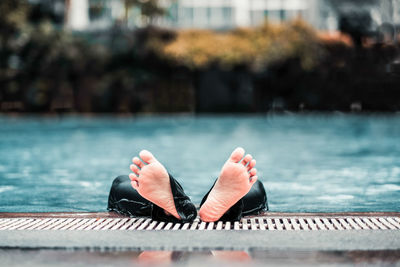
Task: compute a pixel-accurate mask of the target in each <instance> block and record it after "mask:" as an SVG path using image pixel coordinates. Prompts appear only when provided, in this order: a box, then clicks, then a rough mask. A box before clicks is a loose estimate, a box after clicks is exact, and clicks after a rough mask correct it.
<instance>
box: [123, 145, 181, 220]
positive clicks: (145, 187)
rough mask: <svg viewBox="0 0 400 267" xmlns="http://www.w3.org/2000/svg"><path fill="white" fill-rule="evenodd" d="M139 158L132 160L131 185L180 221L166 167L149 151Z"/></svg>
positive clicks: (141, 153)
mask: <svg viewBox="0 0 400 267" xmlns="http://www.w3.org/2000/svg"><path fill="white" fill-rule="evenodd" d="M139 156H140V158H141V159H142V161H143V162H144V163H143V162H142V161H141V160H140V159H139V158H138V157H134V158H133V159H132V162H133V163H134V164H132V165H131V166H130V167H131V170H132V171H133V173H131V174H129V178H130V179H131V184H132V187H133V188H134V189H136V190H137V191H138V193H139V194H140V195H141V196H142V197H144V198H145V199H147V200H148V201H150V202H152V203H154V204H156V205H157V206H159V207H161V208H162V209H164V211H166V212H167V214H168V213H169V214H172V215H173V216H174V217H176V218H178V219H180V216H179V215H178V212H177V211H176V207H175V202H174V197H173V196H172V191H171V185H170V183H169V175H168V172H167V170H166V169H165V168H164V166H163V165H162V164H161V163H160V162H159V161H158V160H157V159H156V158H155V157H154V156H153V154H151V153H150V152H149V151H147V150H142V151H140V153H139Z"/></svg>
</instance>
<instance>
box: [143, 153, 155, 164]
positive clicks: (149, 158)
mask: <svg viewBox="0 0 400 267" xmlns="http://www.w3.org/2000/svg"><path fill="white" fill-rule="evenodd" d="M139 156H140V158H141V159H142V160H143V161H144V162H146V163H148V164H150V163H153V162H155V161H156V158H155V157H154V156H153V154H151V152H150V151H148V150H142V151H140V153H139Z"/></svg>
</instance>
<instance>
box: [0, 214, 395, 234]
mask: <svg viewBox="0 0 400 267" xmlns="http://www.w3.org/2000/svg"><path fill="white" fill-rule="evenodd" d="M6 230H54V231H56V230H60V231H61V230H77V231H80V230H82V231H89V230H91V231H115V230H119V231H121V230H127V231H130V230H137V231H141V230H154V231H157V230H164V231H176V230H189V231H190V230H206V231H207V230H231V231H232V230H233V231H237V230H247V231H343V230H400V217H383V216H382V217H381V216H375V217H360V216H349V217H346V216H343V217H308V216H304V217H252V218H243V219H242V220H241V221H236V222H222V221H219V222H209V223H207V222H201V221H200V220H199V219H198V218H197V219H196V220H195V221H194V222H193V223H184V224H181V223H175V224H174V223H167V222H159V221H153V220H151V219H148V218H45V217H43V218H0V231H6Z"/></svg>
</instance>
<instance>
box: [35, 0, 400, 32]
mask: <svg viewBox="0 0 400 267" xmlns="http://www.w3.org/2000/svg"><path fill="white" fill-rule="evenodd" d="M29 1H30V2H31V3H41V5H42V6H46V7H47V9H51V10H53V11H54V13H56V14H58V16H63V18H64V19H63V23H64V26H66V27H67V28H70V29H72V30H100V29H106V28H109V27H110V26H112V25H114V24H115V23H121V22H123V23H124V24H125V25H126V26H127V27H129V28H135V27H141V26H145V25H148V24H153V25H158V26H163V27H170V28H204V29H214V30H226V29H232V28H234V27H248V26H257V25H259V24H261V23H263V22H264V21H270V22H275V23H276V22H278V23H279V22H284V21H287V20H291V19H293V18H302V19H304V20H306V21H307V22H308V23H310V24H311V25H312V26H314V27H315V28H317V29H321V30H328V31H335V30H337V29H338V28H339V24H340V18H341V16H343V14H345V15H346V14H347V16H348V14H350V16H351V14H352V13H360V12H363V13H364V14H366V15H367V16H369V17H370V18H371V21H372V24H373V26H375V27H376V26H379V25H382V24H383V23H391V24H399V23H400V0H381V1H380V0H366V1H355V0H158V5H159V6H160V7H161V8H163V9H164V10H165V12H164V14H163V15H158V14H156V15H155V16H153V17H151V18H149V17H146V16H144V15H143V11H142V10H141V8H140V6H139V5H138V4H137V3H147V2H154V3H156V2H157V1H155V0H140V1H139V0H138V1H127V0H29ZM127 3H131V4H127ZM132 3H133V4H132ZM135 3H136V4H135Z"/></svg>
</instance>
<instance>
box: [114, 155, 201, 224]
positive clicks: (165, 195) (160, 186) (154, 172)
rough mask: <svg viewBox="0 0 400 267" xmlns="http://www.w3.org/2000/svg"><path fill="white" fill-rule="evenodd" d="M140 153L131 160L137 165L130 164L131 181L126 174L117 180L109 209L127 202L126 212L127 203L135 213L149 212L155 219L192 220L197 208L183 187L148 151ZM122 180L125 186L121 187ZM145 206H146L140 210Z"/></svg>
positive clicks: (146, 213)
mask: <svg viewBox="0 0 400 267" xmlns="http://www.w3.org/2000/svg"><path fill="white" fill-rule="evenodd" d="M139 155H140V159H139V158H138V157H134V158H133V160H132V161H133V163H134V164H132V165H131V170H132V171H133V173H131V174H130V175H129V178H128V179H130V180H129V181H127V180H126V177H125V176H124V178H120V177H118V178H117V179H116V180H115V181H114V183H113V186H112V189H111V192H110V197H109V209H113V207H118V208H119V206H121V205H119V206H118V205H117V203H120V202H121V203H124V204H125V205H124V207H123V208H122V210H124V211H126V210H127V208H126V207H125V206H129V210H130V212H129V214H132V215H145V216H146V215H147V216H148V215H150V216H151V217H152V218H153V219H154V220H161V221H170V222H191V221H193V220H194V219H195V218H196V216H197V210H196V207H195V206H194V205H193V203H192V202H191V201H190V198H189V197H188V196H187V195H186V194H185V192H184V190H183V188H182V186H181V185H180V184H179V183H178V182H177V181H176V180H175V179H174V178H173V177H172V176H171V175H170V174H169V173H168V172H167V170H166V169H165V168H164V166H163V165H162V164H161V163H160V162H159V161H158V160H157V159H156V158H155V157H154V156H153V155H152V154H151V153H150V152H149V151H146V150H142V151H141V152H140V153H139ZM121 179H122V180H123V182H122V184H123V186H120V180H121ZM128 183H129V185H130V188H129V187H128V185H127V184H128ZM120 196H123V197H122V198H121V197H120ZM110 202H111V205H110ZM137 202H140V203H137ZM142 205H143V208H142V209H140V207H141V206H142ZM110 207H111V208H110ZM137 208H139V210H137ZM114 209H115V208H114ZM116 210H118V209H116ZM132 210H133V211H132ZM142 210H145V212H142ZM125 213H126V212H125Z"/></svg>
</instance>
